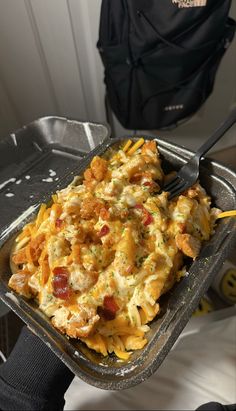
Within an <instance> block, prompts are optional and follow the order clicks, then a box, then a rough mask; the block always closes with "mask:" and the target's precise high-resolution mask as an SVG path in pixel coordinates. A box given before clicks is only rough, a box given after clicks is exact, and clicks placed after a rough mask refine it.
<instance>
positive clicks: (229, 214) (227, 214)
mask: <svg viewBox="0 0 236 411" xmlns="http://www.w3.org/2000/svg"><path fill="white" fill-rule="evenodd" d="M224 217H236V210H230V211H224V212H223V213H220V214H218V216H217V218H224Z"/></svg>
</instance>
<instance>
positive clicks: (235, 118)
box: [163, 109, 236, 199]
mask: <svg viewBox="0 0 236 411" xmlns="http://www.w3.org/2000/svg"><path fill="white" fill-rule="evenodd" d="M235 122H236V109H234V110H233V111H231V113H230V115H229V116H228V118H227V119H226V120H225V121H224V122H223V123H222V124H221V125H220V126H219V128H217V129H216V130H215V132H214V133H213V134H212V136H211V137H210V138H209V139H208V140H207V141H206V142H205V143H204V144H203V145H202V146H201V147H200V148H199V149H198V150H197V152H196V154H194V156H193V157H192V158H190V160H189V161H188V162H187V163H186V164H185V165H184V166H183V167H182V168H181V169H180V170H179V172H178V173H177V174H176V175H175V177H174V178H173V179H172V180H171V181H170V182H168V183H166V184H165V185H164V187H163V191H168V192H169V193H170V194H169V199H172V198H174V197H176V196H177V195H179V194H181V193H182V192H183V191H185V190H187V189H188V188H189V187H191V186H192V185H193V184H194V183H196V181H197V179H198V176H199V164H200V160H201V158H202V156H203V155H204V154H205V153H207V151H208V150H210V148H211V147H213V146H214V144H215V143H216V142H217V141H218V140H219V139H220V138H221V137H222V136H223V135H224V134H225V132H226V131H227V130H228V129H229V128H230V127H231V126H232V125H233V124H234V123H235Z"/></svg>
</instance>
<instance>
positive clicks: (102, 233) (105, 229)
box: [98, 224, 110, 237]
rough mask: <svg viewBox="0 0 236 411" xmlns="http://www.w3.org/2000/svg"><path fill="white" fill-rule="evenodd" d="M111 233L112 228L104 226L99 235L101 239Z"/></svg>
mask: <svg viewBox="0 0 236 411" xmlns="http://www.w3.org/2000/svg"><path fill="white" fill-rule="evenodd" d="M109 232H110V228H109V227H108V225H106V224H105V225H104V226H102V228H101V230H100V231H99V233H98V236H99V237H103V236H104V235H107V234H108V233H109Z"/></svg>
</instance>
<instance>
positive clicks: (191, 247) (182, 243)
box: [175, 234, 201, 259]
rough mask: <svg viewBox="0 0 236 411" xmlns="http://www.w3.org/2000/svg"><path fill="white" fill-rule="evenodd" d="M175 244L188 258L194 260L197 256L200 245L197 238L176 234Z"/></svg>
mask: <svg viewBox="0 0 236 411" xmlns="http://www.w3.org/2000/svg"><path fill="white" fill-rule="evenodd" d="M175 242H176V245H177V247H178V248H179V250H181V251H182V252H183V253H184V254H185V255H187V256H188V257H191V258H193V259H195V258H196V257H197V256H198V254H199V252H200V248H201V243H200V241H199V240H198V239H197V238H195V237H193V236H192V235H190V234H177V236H176V237H175Z"/></svg>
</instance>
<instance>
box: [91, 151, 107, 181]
mask: <svg viewBox="0 0 236 411" xmlns="http://www.w3.org/2000/svg"><path fill="white" fill-rule="evenodd" d="M90 167H91V170H92V173H93V175H94V177H95V179H96V180H97V181H102V180H104V178H105V175H106V172H107V161H106V160H104V159H103V158H101V157H99V156H95V157H94V158H93V159H92V161H91V164H90Z"/></svg>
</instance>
